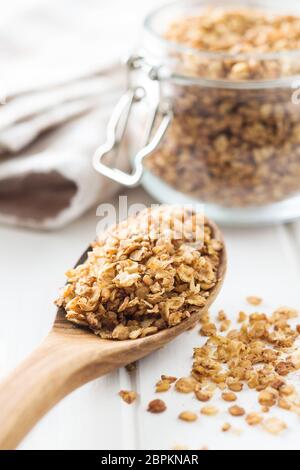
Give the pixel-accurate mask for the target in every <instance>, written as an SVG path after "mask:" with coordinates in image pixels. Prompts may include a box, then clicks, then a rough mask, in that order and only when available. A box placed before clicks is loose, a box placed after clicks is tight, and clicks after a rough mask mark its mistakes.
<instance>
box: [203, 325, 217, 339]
mask: <svg viewBox="0 0 300 470" xmlns="http://www.w3.org/2000/svg"><path fill="white" fill-rule="evenodd" d="M216 332H217V328H216V325H215V324H214V323H205V324H204V325H202V328H201V329H200V334H201V335H202V336H214V335H215V334H216Z"/></svg>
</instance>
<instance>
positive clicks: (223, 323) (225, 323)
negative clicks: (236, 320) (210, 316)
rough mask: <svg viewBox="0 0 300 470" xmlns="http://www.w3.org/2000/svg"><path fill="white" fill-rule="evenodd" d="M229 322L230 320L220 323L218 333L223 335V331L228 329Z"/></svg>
mask: <svg viewBox="0 0 300 470" xmlns="http://www.w3.org/2000/svg"><path fill="white" fill-rule="evenodd" d="M230 324H231V321H230V320H224V321H222V323H221V325H220V331H221V332H222V333H223V332H224V331H227V330H229V328H230Z"/></svg>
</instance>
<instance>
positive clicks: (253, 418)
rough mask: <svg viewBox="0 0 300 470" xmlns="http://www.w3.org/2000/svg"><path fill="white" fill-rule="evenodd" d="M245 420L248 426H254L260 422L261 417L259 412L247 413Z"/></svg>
mask: <svg viewBox="0 0 300 470" xmlns="http://www.w3.org/2000/svg"><path fill="white" fill-rule="evenodd" d="M246 421H247V423H248V424H249V426H256V425H257V424H260V423H261V422H262V421H263V418H262V416H261V415H260V414H259V413H249V414H248V415H247V416H246Z"/></svg>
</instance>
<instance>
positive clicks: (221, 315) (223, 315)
mask: <svg viewBox="0 0 300 470" xmlns="http://www.w3.org/2000/svg"><path fill="white" fill-rule="evenodd" d="M217 320H218V321H225V320H227V315H226V313H225V312H224V310H220V311H219V313H218V316H217Z"/></svg>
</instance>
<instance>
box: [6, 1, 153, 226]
mask: <svg viewBox="0 0 300 470" xmlns="http://www.w3.org/2000/svg"><path fill="white" fill-rule="evenodd" d="M157 3H159V2H158V1H156V0H147V1H144V0H143V2H141V1H139V0H127V1H126V2H124V0H110V1H109V2H107V1H106V0H88V1H87V0H59V1H58V0H53V1H52V2H49V1H48V0H47V1H46V0H39V1H37V2H33V6H31V7H30V8H28V7H26V2H24V10H23V11H20V12H19V14H18V15H17V16H16V17H15V18H11V19H10V21H8V22H7V24H4V25H2V26H1V33H0V65H1V80H0V96H1V97H2V98H3V95H5V98H6V99H5V102H4V104H0V222H5V223H11V224H16V225H23V226H29V227H33V228H42V229H54V228H58V227H61V226H63V225H64V224H66V223H68V222H70V221H72V220H73V219H75V218H76V217H78V216H79V215H81V214H82V213H83V212H84V211H85V210H87V209H88V208H90V207H91V206H93V205H95V204H97V203H100V202H101V201H103V200H106V199H107V198H108V197H110V195H111V194H112V193H113V192H114V191H116V189H117V186H116V185H115V184H113V183H112V182H110V181H109V180H107V179H105V178H104V177H101V176H100V175H99V174H97V173H96V172H95V171H94V170H93V168H92V155H93V153H94V151H95V149H96V148H97V146H98V145H99V144H100V143H101V142H103V141H104V139H105V127H106V123H107V120H108V117H109V114H110V113H111V110H112V107H113V105H114V103H115V102H116V101H117V99H118V97H119V96H120V95H121V93H122V91H123V90H124V87H125V70H124V67H123V66H121V65H120V57H122V55H124V54H125V53H126V54H128V53H129V52H130V51H132V50H133V49H134V47H135V45H136V44H137V38H138V34H139V31H140V27H141V22H142V18H143V16H144V14H145V12H146V11H147V10H149V7H150V8H151V7H153V6H154V5H155V4H157ZM12 25H13V28H12ZM127 158H128V156H127V155H125V154H123V155H122V162H121V166H122V167H123V168H126V166H127Z"/></svg>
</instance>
